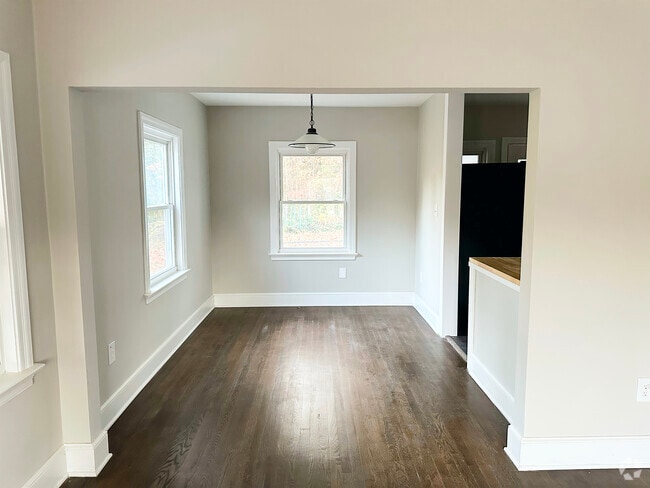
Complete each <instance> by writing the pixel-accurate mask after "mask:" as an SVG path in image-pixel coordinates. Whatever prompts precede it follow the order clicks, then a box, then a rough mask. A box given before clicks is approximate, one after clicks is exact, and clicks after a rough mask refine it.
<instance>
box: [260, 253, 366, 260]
mask: <svg viewBox="0 0 650 488" xmlns="http://www.w3.org/2000/svg"><path fill="white" fill-rule="evenodd" d="M358 255H359V254H358V253H356V252H347V251H346V252H317V253H311V252H310V253H307V252H272V253H269V256H271V260H272V261H354V260H355V259H357V256H358Z"/></svg>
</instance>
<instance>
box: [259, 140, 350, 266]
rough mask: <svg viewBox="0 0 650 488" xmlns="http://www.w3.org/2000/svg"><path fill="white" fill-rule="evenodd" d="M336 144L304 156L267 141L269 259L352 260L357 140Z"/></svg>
mask: <svg viewBox="0 0 650 488" xmlns="http://www.w3.org/2000/svg"><path fill="white" fill-rule="evenodd" d="M335 144H336V147H334V148H331V149H321V150H319V151H318V153H317V154H308V153H307V151H306V150H305V149H295V148H291V147H289V146H288V145H289V142H287V141H271V142H269V175H270V197H271V200H270V210H271V211H270V217H271V222H270V224H271V225H270V228H271V246H270V248H271V249H270V256H271V259H274V260H293V259H302V260H344V259H355V258H356V256H357V253H356V184H355V176H356V142H353V141H335Z"/></svg>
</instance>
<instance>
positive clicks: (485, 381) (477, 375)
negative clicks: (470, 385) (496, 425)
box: [467, 352, 515, 423]
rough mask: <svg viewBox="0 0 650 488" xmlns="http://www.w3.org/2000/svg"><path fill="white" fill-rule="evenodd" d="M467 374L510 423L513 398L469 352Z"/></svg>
mask: <svg viewBox="0 0 650 488" xmlns="http://www.w3.org/2000/svg"><path fill="white" fill-rule="evenodd" d="M467 372H468V373H469V375H470V376H471V377H472V379H473V380H474V381H475V382H476V384H477V385H478V386H479V387H480V388H481V390H483V392H484V393H485V394H486V395H487V397H488V398H489V399H490V401H491V402H492V403H494V406H495V407H497V408H498V409H499V411H500V412H501V413H502V414H503V416H504V417H505V418H506V420H507V421H508V422H510V423H512V418H513V417H512V415H513V413H514V411H515V399H514V397H513V396H512V394H510V392H508V390H507V389H506V388H505V387H504V386H503V385H502V384H501V383H500V382H499V381H498V380H497V379H496V378H495V377H494V376H493V375H492V373H490V371H489V370H488V369H487V368H486V367H485V365H484V364H483V363H482V362H481V361H480V360H479V359H478V358H477V357H476V356H475V355H474V354H472V353H471V352H470V353H469V354H468V355H467Z"/></svg>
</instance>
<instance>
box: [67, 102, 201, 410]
mask: <svg viewBox="0 0 650 488" xmlns="http://www.w3.org/2000/svg"><path fill="white" fill-rule="evenodd" d="M82 97H83V128H82V130H81V131H80V130H79V127H77V130H76V131H75V136H79V135H81V136H82V137H84V139H85V159H86V171H87V180H88V181H87V183H88V195H89V198H88V200H89V221H90V234H91V239H90V240H91V252H92V274H93V289H94V304H95V321H96V324H97V325H96V327H97V357H98V363H99V386H100V400H101V403H102V404H103V403H105V402H106V400H108V399H109V398H110V396H111V395H112V394H114V393H115V392H116V391H117V390H118V389H119V387H120V386H121V385H122V384H123V383H124V382H125V381H126V380H127V379H128V378H129V377H130V376H131V375H132V374H133V373H134V372H135V371H136V370H137V369H138V368H139V367H140V366H141V365H142V364H143V363H144V362H145V361H146V360H147V358H149V357H150V356H151V354H152V353H153V352H154V351H155V350H156V349H157V348H158V347H160V346H161V345H162V344H163V343H164V342H165V340H167V339H168V338H169V337H170V336H171V334H172V333H173V332H174V331H175V330H176V329H178V328H179V327H180V326H181V325H182V324H183V322H185V320H187V319H188V318H189V317H190V315H191V314H192V313H193V312H195V311H196V310H197V309H198V308H199V307H200V305H201V304H202V303H204V302H205V301H206V300H207V299H208V298H210V296H211V295H212V289H211V266H210V242H209V241H210V204H209V177H208V152H207V151H208V144H207V111H206V108H205V107H204V106H203V105H202V104H201V103H200V102H199V101H198V100H196V99H195V98H194V97H192V96H191V95H187V94H183V93H162V92H154V91H150V90H147V91H143V90H113V91H89V92H85V93H83V94H82ZM138 110H142V111H144V112H146V113H148V114H149V115H152V116H154V117H157V118H159V119H161V120H164V121H165V122H168V123H170V124H172V125H175V126H177V127H180V128H181V129H182V130H183V169H184V182H185V217H186V232H187V260H188V267H189V268H190V272H189V274H188V276H187V279H185V280H184V281H182V282H180V283H178V284H177V285H175V286H174V287H173V288H171V289H170V290H168V291H166V292H165V293H164V294H163V295H161V296H160V297H158V298H156V299H155V300H154V301H153V302H151V303H150V304H148V305H147V304H146V303H145V300H144V252H143V226H142V210H141V197H140V160H139V155H138V127H137V111H138ZM112 341H115V342H116V361H115V362H114V363H113V364H112V365H110V366H109V365H108V344H109V343H110V342H112Z"/></svg>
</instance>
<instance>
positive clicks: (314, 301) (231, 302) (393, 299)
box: [214, 292, 413, 308]
mask: <svg viewBox="0 0 650 488" xmlns="http://www.w3.org/2000/svg"><path fill="white" fill-rule="evenodd" d="M373 305H375V306H382V305H395V306H401V305H413V293H411V292H393V293H390V292H389V293H222V294H216V295H214V306H215V307H217V308H219V307H336V306H373Z"/></svg>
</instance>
